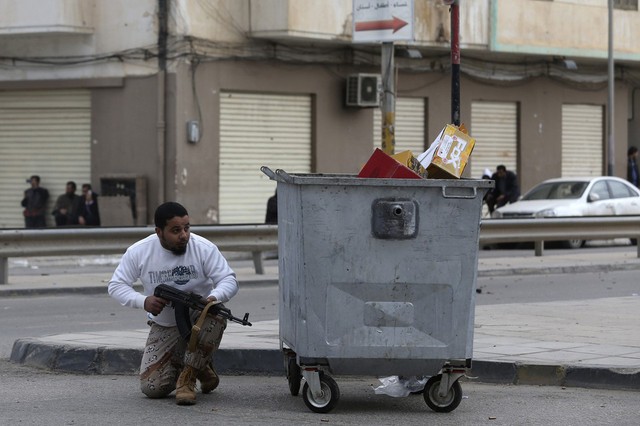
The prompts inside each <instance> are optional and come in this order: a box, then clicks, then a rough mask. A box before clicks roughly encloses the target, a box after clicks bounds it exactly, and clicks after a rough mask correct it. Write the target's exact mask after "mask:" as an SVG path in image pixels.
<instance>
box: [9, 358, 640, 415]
mask: <svg viewBox="0 0 640 426" xmlns="http://www.w3.org/2000/svg"><path fill="white" fill-rule="evenodd" d="M0 380H1V381H2V386H0V424H3V425H18V424H25V425H33V426H40V425H42V426H45V425H46V426H58V425H116V424H117V425H136V426H137V425H140V424H160V425H164V424H189V425H211V424H218V425H222V424H225V425H248V426H252V425H255V426H271V425H277V426H280V425H319V424H322V425H324V424H327V425H354V426H360V425H363V426H371V425H390V424H398V425H425V424H434V425H439V426H449V425H450V426H461V425H473V426H475V425H491V426H512V425H534V426H535V425H544V426H547V425H564V426H590V425H598V426H601V425H620V426H625V425H637V424H638V417H637V409H636V407H637V402H638V393H637V392H628V391H613V390H594V389H581V388H561V387H548V386H547V387H540V386H507V385H492V384H481V383H473V382H468V381H465V382H463V384H462V389H463V393H464V397H463V400H462V402H461V404H460V406H459V407H458V408H457V409H456V410H455V411H453V412H452V413H448V414H438V413H435V412H433V411H431V410H430V409H429V408H428V407H427V405H426V404H425V403H424V400H423V398H422V396H421V395H412V396H409V397H406V398H391V397H389V396H386V395H376V394H375V393H374V392H373V390H372V385H374V386H378V385H379V383H378V381H377V380H376V379H374V378H348V377H339V378H337V382H338V385H339V386H340V392H341V398H340V401H339V403H338V405H337V407H336V408H335V409H334V410H333V411H332V412H331V413H328V414H316V413H312V412H311V411H309V410H308V409H307V408H306V406H305V405H304V402H303V400H302V397H301V396H298V397H293V396H291V395H290V394H289V392H288V387H287V384H286V381H285V380H284V378H283V377H269V376H223V377H222V382H221V385H220V388H218V389H217V390H216V391H214V392H213V393H212V394H210V395H204V396H203V395H200V394H199V395H198V403H197V404H196V405H194V406H190V407H180V406H176V405H175V403H174V400H173V399H171V398H167V399H163V400H151V399H148V398H145V397H144V396H143V395H142V394H141V393H140V392H139V390H138V385H137V379H136V377H134V376H84V375H69V374H52V373H48V372H45V371H40V370H36V369H33V368H25V367H22V366H19V365H15V364H10V363H8V362H6V361H0Z"/></svg>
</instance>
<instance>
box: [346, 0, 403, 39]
mask: <svg viewBox="0 0 640 426" xmlns="http://www.w3.org/2000/svg"><path fill="white" fill-rule="evenodd" d="M398 40H409V41H412V40H413V0H353V41H354V42H393V41H398Z"/></svg>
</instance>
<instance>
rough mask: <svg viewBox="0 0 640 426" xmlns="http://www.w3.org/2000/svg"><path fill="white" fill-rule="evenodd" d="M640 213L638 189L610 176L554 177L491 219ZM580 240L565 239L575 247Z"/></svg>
mask: <svg viewBox="0 0 640 426" xmlns="http://www.w3.org/2000/svg"><path fill="white" fill-rule="evenodd" d="M621 215H640V190H638V188H636V187H635V186H633V185H631V184H630V183H629V182H627V181H626V180H624V179H620V178H617V177H613V176H600V177H585V178H556V179H549V180H545V181H544V182H542V183H539V184H538V185H536V186H535V187H533V188H532V189H531V190H530V191H528V192H527V193H526V194H524V196H522V197H521V198H520V199H519V200H518V201H516V202H515V203H512V204H507V205H505V206H502V207H500V208H498V209H496V210H494V212H493V214H492V215H491V217H492V218H495V219H518V218H545V217H568V216H621ZM583 245H584V241H582V240H571V241H567V246H568V247H571V248H578V247H581V246H583Z"/></svg>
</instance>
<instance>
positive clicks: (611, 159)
mask: <svg viewBox="0 0 640 426" xmlns="http://www.w3.org/2000/svg"><path fill="white" fill-rule="evenodd" d="M608 6H609V49H608V51H609V52H608V62H609V67H608V68H609V69H608V75H609V83H608V85H609V94H608V100H607V129H608V141H607V175H608V176H614V174H615V173H614V169H615V143H614V142H615V131H614V129H615V125H614V111H615V110H614V89H615V84H616V78H615V77H616V76H615V67H614V63H613V0H609V5H608ZM638 247H639V250H640V245H638Z"/></svg>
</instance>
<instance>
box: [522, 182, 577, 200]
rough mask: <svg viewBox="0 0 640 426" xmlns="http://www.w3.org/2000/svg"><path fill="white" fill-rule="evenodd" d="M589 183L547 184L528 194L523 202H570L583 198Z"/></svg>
mask: <svg viewBox="0 0 640 426" xmlns="http://www.w3.org/2000/svg"><path fill="white" fill-rule="evenodd" d="M588 184H589V182H576V181H572V182H569V181H567V182H547V183H542V184H540V185H538V186H536V187H535V188H533V189H532V190H531V191H529V192H527V193H526V194H525V195H524V197H522V199H523V200H569V199H576V198H580V197H581V196H582V193H583V192H584V190H585V189H586V187H587V185H588Z"/></svg>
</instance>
